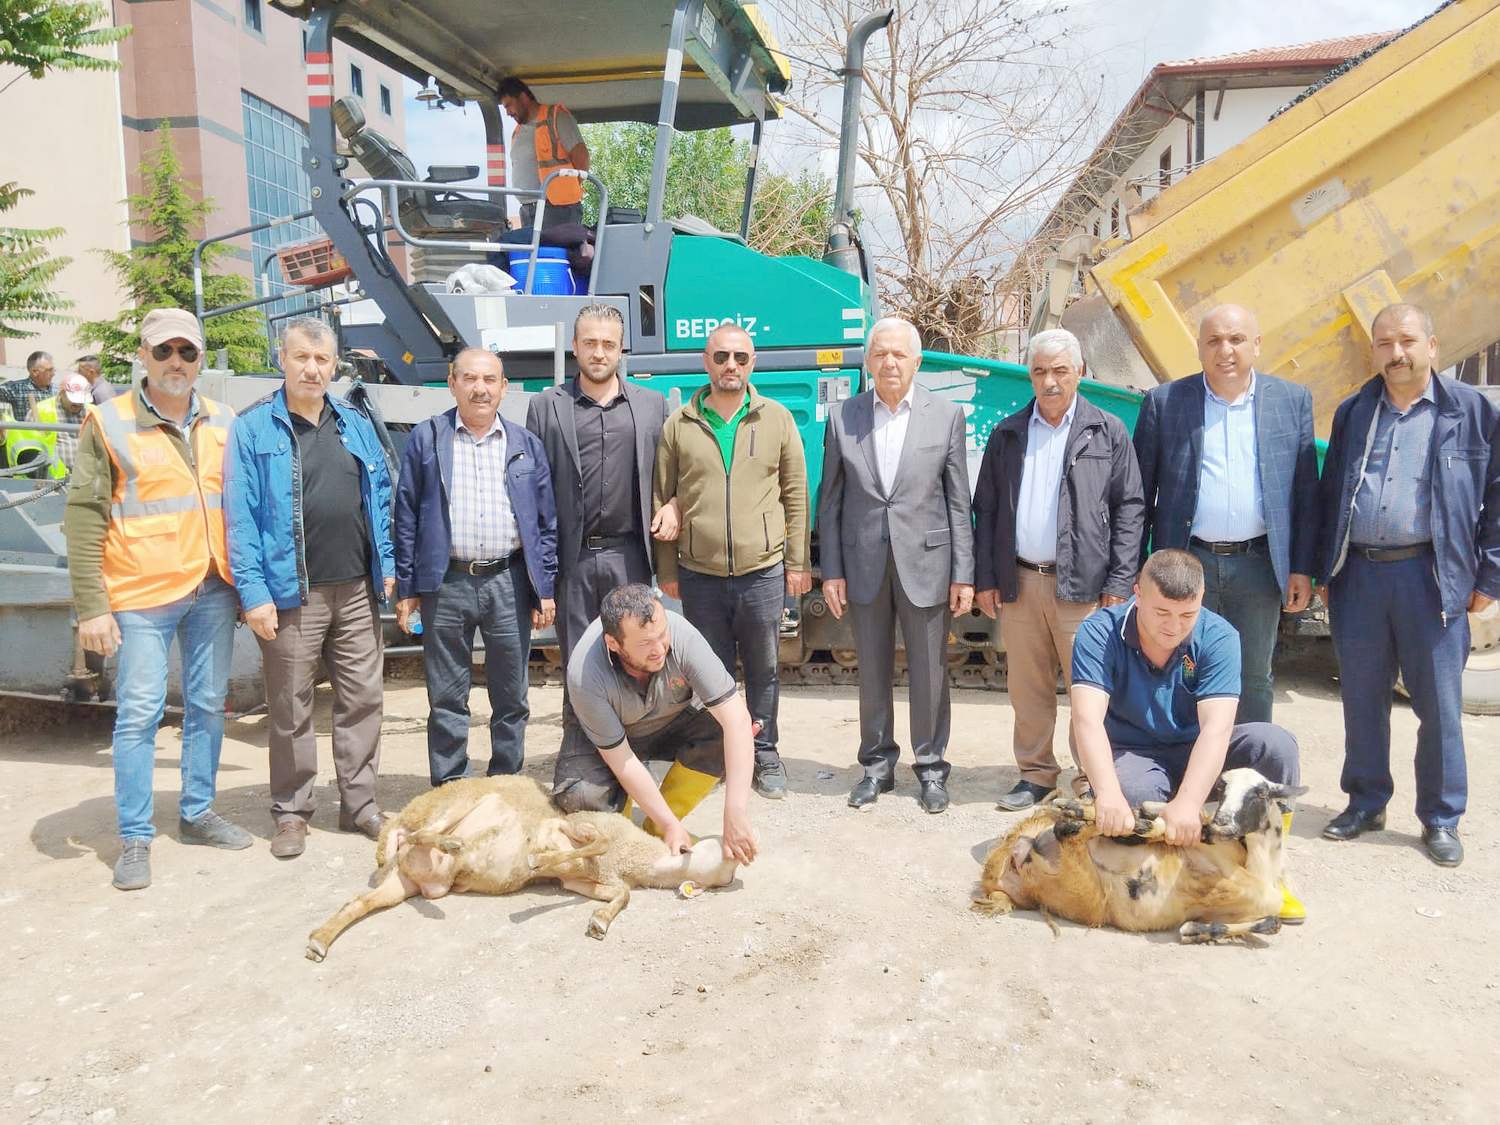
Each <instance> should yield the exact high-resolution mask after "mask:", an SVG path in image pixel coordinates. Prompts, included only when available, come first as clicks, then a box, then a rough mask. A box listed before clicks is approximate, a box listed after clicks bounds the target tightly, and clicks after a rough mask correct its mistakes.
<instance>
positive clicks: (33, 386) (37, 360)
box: [0, 352, 57, 422]
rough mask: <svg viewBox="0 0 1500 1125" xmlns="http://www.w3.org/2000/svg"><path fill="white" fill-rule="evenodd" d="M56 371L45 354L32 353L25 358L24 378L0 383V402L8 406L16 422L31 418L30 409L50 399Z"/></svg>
mask: <svg viewBox="0 0 1500 1125" xmlns="http://www.w3.org/2000/svg"><path fill="white" fill-rule="evenodd" d="M56 375H57V369H56V367H55V366H54V365H53V363H52V356H51V355H50V354H48V353H47V352H32V353H31V354H30V355H29V356H27V357H26V378H24V379H12V380H11V381H10V382H8V383H0V402H7V403H9V404H10V409H11V413H12V416H13V417H14V418H15V419H16V421H18V422H20V421H24V420H25V419H27V418H30V417H31V408H32V407H33V406H35V405H36V404H37V403H38V402H40V401H41V400H42V399H44V398H51V397H52V380H53V379H54V377H55V376H56Z"/></svg>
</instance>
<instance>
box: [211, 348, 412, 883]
mask: <svg viewBox="0 0 1500 1125" xmlns="http://www.w3.org/2000/svg"><path fill="white" fill-rule="evenodd" d="M280 351H281V369H282V371H283V373H284V374H285V376H286V382H285V384H284V385H283V386H282V388H281V389H280V390H278V391H277V392H276V393H275V394H272V395H269V396H268V397H266V398H263V399H261V401H260V402H258V403H256V404H255V405H254V406H252V407H250V408H249V409H248V410H246V411H245V412H244V413H242V414H240V415H239V417H237V418H236V419H235V422H234V427H233V429H232V430H231V432H230V437H229V450H228V455H227V456H226V457H225V459H224V478H225V486H224V502H225V505H226V508H227V512H226V515H227V517H228V519H227V525H226V528H227V534H228V539H229V563H230V569H231V570H232V571H233V573H234V584H235V589H236V590H237V591H238V593H239V597H240V605H241V607H242V609H243V610H244V614H245V623H246V624H247V625H249V626H250V628H251V630H252V631H254V633H255V635H256V637H257V638H258V639H259V641H260V649H261V657H262V664H263V666H264V670H265V682H266V706H267V708H268V710H269V712H270V721H271V722H270V733H269V741H270V758H271V815H272V817H273V818H274V819H275V821H276V834H275V836H274V837H272V840H271V854H272V855H274V856H277V857H278V858H281V859H291V858H292V857H294V856H298V855H301V854H302V852H303V849H304V848H305V847H306V844H307V824H308V821H309V820H310V819H312V814H313V782H314V781H315V780H316V778H317V775H318V743H317V736H316V734H315V733H314V731H313V686H314V681H315V679H316V673H317V667H318V659H319V657H321V658H322V661H323V664H324V666H325V667H326V668H327V669H328V678H329V680H330V681H331V682H332V684H333V763H334V770H335V773H336V774H337V776H338V785H339V798H340V811H339V827H340V828H342V829H343V830H344V831H346V832H362V833H363V834H364V835H366V836H369V837H370V838H372V839H374V838H375V837H378V836H379V835H380V825H381V821H382V814H381V811H380V808H379V806H377V805H376V803H375V778H376V774H377V772H378V771H379V768H380V721H381V718H382V715H383V705H382V703H383V685H382V681H381V639H380V611H379V610H378V609H377V608H376V602H377V601H378V602H380V603H381V604H385V603H386V602H388V601H389V600H390V598H391V594H392V593H393V592H394V588H395V582H396V578H395V575H396V559H395V552H394V550H393V549H392V545H391V477H390V470H389V468H388V466H387V465H386V461H385V454H384V452H383V450H382V449H381V445H380V441H379V439H378V438H377V437H376V435H375V428H374V427H373V426H372V425H371V424H370V421H369V419H367V418H366V417H365V416H364V415H363V414H361V413H359V411H357V410H355V409H354V408H353V407H352V406H350V405H349V404H348V403H347V402H345V401H344V400H343V399H341V398H339V397H337V396H335V395H331V394H329V393H328V384H329V382H330V381H331V380H332V379H333V376H334V371H335V369H336V367H337V365H338V344H337V340H336V339H335V337H334V334H333V330H332V329H331V328H329V327H328V325H326V324H324V323H323V322H322V321H321V320H314V319H311V318H301V319H297V320H291V321H288V322H287V325H286V327H285V328H284V329H283V330H282V334H281V349H280Z"/></svg>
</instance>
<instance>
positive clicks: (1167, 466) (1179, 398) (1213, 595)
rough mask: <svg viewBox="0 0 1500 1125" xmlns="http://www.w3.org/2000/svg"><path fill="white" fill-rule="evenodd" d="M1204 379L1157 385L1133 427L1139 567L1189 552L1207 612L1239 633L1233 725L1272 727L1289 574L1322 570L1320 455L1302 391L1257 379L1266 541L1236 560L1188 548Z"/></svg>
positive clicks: (1309, 401) (1257, 429) (1200, 441)
mask: <svg viewBox="0 0 1500 1125" xmlns="http://www.w3.org/2000/svg"><path fill="white" fill-rule="evenodd" d="M1205 388H1206V385H1205V382H1204V377H1203V374H1202V373H1201V372H1200V373H1199V374H1197V375H1191V376H1189V377H1188V378H1186V379H1178V380H1176V381H1175V382H1171V383H1165V384H1163V385H1162V386H1159V387H1153V388H1152V389H1151V390H1150V391H1149V392H1148V393H1147V394H1146V398H1145V401H1144V402H1142V403H1141V414H1140V420H1139V421H1138V422H1137V423H1136V427H1135V451H1136V458H1137V460H1138V461H1139V462H1140V467H1141V486H1142V490H1143V491H1144V493H1145V497H1146V529H1147V532H1148V538H1146V539H1144V540H1143V541H1142V542H1143V551H1142V561H1144V559H1145V557H1146V555H1148V554H1149V553H1150V552H1151V551H1154V550H1161V549H1162V548H1164V547H1177V548H1181V549H1184V550H1187V549H1191V550H1193V551H1194V553H1195V554H1197V555H1198V557H1199V559H1200V560H1201V561H1202V562H1203V564H1204V578H1205V584H1206V588H1205V591H1204V598H1203V604H1204V606H1205V607H1206V608H1208V609H1211V610H1213V611H1214V612H1215V613H1218V614H1220V615H1221V616H1223V617H1225V618H1226V619H1227V620H1228V621H1229V623H1230V624H1232V625H1233V626H1234V627H1235V629H1236V630H1238V632H1239V634H1240V647H1241V659H1242V664H1243V669H1244V683H1243V685H1242V689H1241V694H1240V706H1239V712H1238V715H1237V721H1239V722H1241V723H1249V722H1269V721H1270V719H1271V698H1272V695H1271V656H1272V654H1273V652H1274V650H1275V646H1276V629H1277V627H1278V625H1279V624H1280V620H1281V603H1282V601H1283V600H1284V599H1285V596H1286V590H1287V582H1288V579H1289V578H1290V576H1291V575H1293V574H1305V575H1308V576H1311V575H1312V574H1313V573H1314V572H1315V570H1316V558H1317V534H1318V523H1317V517H1318V455H1317V447H1316V445H1315V444H1314V441H1313V415H1312V395H1311V394H1309V393H1308V391H1307V388H1306V387H1301V386H1298V385H1297V384H1295V383H1289V382H1287V381H1286V380H1284V379H1277V378H1276V377H1275V376H1272V375H1266V374H1264V373H1263V372H1256V374H1255V399H1254V406H1253V408H1252V409H1253V410H1254V417H1255V451H1256V457H1255V462H1256V471H1257V473H1258V475H1259V478H1260V488H1261V501H1262V507H1263V512H1264V516H1265V523H1266V542H1265V545H1264V547H1257V548H1254V549H1252V550H1251V551H1250V552H1248V553H1246V554H1244V555H1239V556H1216V555H1212V554H1210V553H1209V552H1207V551H1203V550H1199V549H1198V548H1196V547H1192V546H1191V545H1190V539H1191V537H1192V528H1193V517H1194V515H1195V513H1196V512H1197V508H1198V482H1199V476H1200V471H1201V466H1202V460H1203V409H1204V402H1205V397H1206V395H1205Z"/></svg>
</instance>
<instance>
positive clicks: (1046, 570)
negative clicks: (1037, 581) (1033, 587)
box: [1016, 555, 1057, 574]
mask: <svg viewBox="0 0 1500 1125" xmlns="http://www.w3.org/2000/svg"><path fill="white" fill-rule="evenodd" d="M1016 565H1017V566H1024V567H1025V568H1026V569H1027V570H1034V571H1036V572H1037V573H1038V574H1056V573H1057V564H1056V563H1055V562H1049V563H1034V562H1032V561H1031V560H1030V559H1023V558H1021V556H1020V555H1017V556H1016Z"/></svg>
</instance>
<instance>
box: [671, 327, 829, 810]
mask: <svg viewBox="0 0 1500 1125" xmlns="http://www.w3.org/2000/svg"><path fill="white" fill-rule="evenodd" d="M703 366H704V369H705V370H706V371H707V372H708V385H707V386H706V387H704V388H702V389H701V390H700V391H698V392H697V393H696V394H695V395H693V397H692V399H691V400H690V401H689V402H687V403H685V404H684V405H683V406H682V407H680V408H679V409H678V410H677V412H676V413H675V414H673V415H672V416H671V417H670V418H668V419H667V424H666V425H665V426H663V427H662V432H661V444H660V445H658V446H657V449H656V481H655V487H654V492H655V503H656V507H657V508H659V509H660V508H663V507H664V506H665V505H667V504H669V503H670V502H671V501H672V500H674V499H675V500H676V501H677V505H676V507H677V511H678V512H680V519H681V527H680V530H679V531H678V533H677V534H676V535H675V536H674V537H673V538H670V539H668V538H667V536H668V535H671V531H672V529H671V528H670V527H668V528H662V529H659V530H658V531H657V544H656V572H657V576H658V580H659V582H660V585H661V588H662V590H663V591H664V592H665V593H666V594H668V595H669V596H671V597H674V598H681V600H682V610H683V614H684V616H686V617H687V619H688V621H689V622H691V623H692V624H693V625H694V626H695V627H696V628H697V629H698V631H699V632H701V633H702V634H703V635H704V637H706V638H707V639H708V643H709V645H710V646H711V647H712V648H713V650H714V652H715V654H717V656H718V657H719V659H720V660H722V661H723V662H724V667H725V668H726V669H728V671H729V673H730V674H731V675H733V674H734V668H735V663H736V660H738V662H739V663H741V664H743V665H744V668H745V698H746V701H747V703H748V704H749V707H750V715H751V718H752V719H753V720H754V721H755V723H756V724H758V726H757V731H756V735H755V774H754V782H753V783H754V786H755V791H756V792H757V793H759V794H760V795H761V796H763V797H768V798H770V799H772V800H779V799H781V798H782V797H785V796H786V772H785V770H784V769H783V768H782V764H781V755H780V753H779V752H778V751H777V748H776V710H777V700H778V696H779V694H780V682H779V679H778V677H777V667H778V657H779V648H780V629H781V610H782V603H783V599H784V597H785V595H787V594H790V595H792V596H793V597H801V596H802V595H803V594H805V593H807V591H808V590H809V589H810V588H811V586H812V569H811V566H810V564H809V562H808V535H809V531H810V527H809V523H808V501H807V461H806V458H805V457H804V455H803V452H802V438H801V435H799V434H798V433H797V423H796V422H795V421H794V420H793V418H792V413H791V411H789V410H788V409H787V408H786V407H784V406H782V405H781V404H780V403H779V402H776V401H774V400H772V399H768V398H766V397H765V396H764V395H762V394H760V393H759V392H758V391H756V390H755V389H754V388H753V387H752V386H751V385H750V373H751V372H752V371H753V370H754V369H755V345H754V344H753V343H751V341H750V336H749V334H748V333H747V332H745V330H744V329H743V328H740V327H739V326H737V325H735V324H721V325H719V327H718V328H716V329H714V331H713V333H712V334H711V335H710V336H709V338H708V344H707V346H706V347H705V349H704V352H703Z"/></svg>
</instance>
